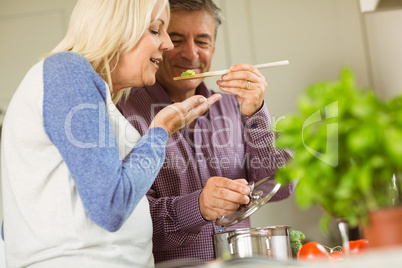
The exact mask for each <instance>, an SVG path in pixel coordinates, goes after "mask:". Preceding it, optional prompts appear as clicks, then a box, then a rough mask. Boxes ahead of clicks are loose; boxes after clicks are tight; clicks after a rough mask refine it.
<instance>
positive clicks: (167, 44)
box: [161, 34, 174, 51]
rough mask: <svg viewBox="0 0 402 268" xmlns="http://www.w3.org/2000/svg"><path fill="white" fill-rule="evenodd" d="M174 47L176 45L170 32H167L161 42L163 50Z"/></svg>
mask: <svg viewBox="0 0 402 268" xmlns="http://www.w3.org/2000/svg"><path fill="white" fill-rule="evenodd" d="M173 48H174V45H173V43H172V39H170V36H169V35H168V34H166V35H165V36H164V40H163V41H162V44H161V50H162V51H169V50H172V49H173Z"/></svg>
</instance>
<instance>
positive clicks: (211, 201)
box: [199, 177, 250, 221]
mask: <svg viewBox="0 0 402 268" xmlns="http://www.w3.org/2000/svg"><path fill="white" fill-rule="evenodd" d="M247 185H248V182H247V181H246V180H245V179H239V180H231V179H227V178H223V177H211V178H209V179H208V181H207V183H206V185H205V187H204V189H203V190H202V192H201V194H200V198H199V205H200V211H201V215H202V216H203V217H204V219H205V220H208V221H213V220H216V219H217V218H219V217H221V216H225V215H231V214H233V213H234V212H235V211H236V210H237V209H238V208H239V206H240V205H241V204H248V203H249V202H250V199H249V197H248V196H247V195H248V194H249V193H250V188H249V187H248V186H247Z"/></svg>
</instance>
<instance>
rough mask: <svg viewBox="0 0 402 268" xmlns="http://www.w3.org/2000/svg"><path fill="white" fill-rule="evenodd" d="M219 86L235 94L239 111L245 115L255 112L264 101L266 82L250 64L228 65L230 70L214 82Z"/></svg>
mask: <svg viewBox="0 0 402 268" xmlns="http://www.w3.org/2000/svg"><path fill="white" fill-rule="evenodd" d="M216 83H217V84H218V85H219V88H220V89H221V90H222V91H224V92H227V93H231V94H234V95H236V96H237V101H238V102H239V104H240V112H241V113H242V114H244V115H246V116H252V115H253V114H255V113H256V112H257V111H258V110H259V109H260V108H261V107H262V104H263V103H264V94H265V89H266V88H267V82H266V81H265V77H264V76H263V75H262V74H261V73H260V71H259V70H258V69H257V68H256V67H255V66H254V65H250V64H235V65H232V66H230V72H229V73H228V74H225V75H223V76H222V80H218V81H217V82H216Z"/></svg>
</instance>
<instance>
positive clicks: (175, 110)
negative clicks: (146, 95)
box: [149, 94, 222, 137]
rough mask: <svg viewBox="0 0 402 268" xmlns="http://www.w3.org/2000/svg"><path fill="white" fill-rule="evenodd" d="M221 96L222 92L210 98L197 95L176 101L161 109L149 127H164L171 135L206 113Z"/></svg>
mask: <svg viewBox="0 0 402 268" xmlns="http://www.w3.org/2000/svg"><path fill="white" fill-rule="evenodd" d="M221 98H222V96H221V95H220V94H214V95H212V96H211V97H209V98H208V99H206V98H205V97H204V96H201V95H195V96H192V97H190V98H188V99H186V100H185V101H182V102H176V103H174V104H172V105H169V106H167V107H165V108H163V109H162V110H161V111H159V113H157V114H156V116H155V118H154V120H152V122H151V125H150V126H149V128H153V127H162V128H164V129H165V130H166V131H167V133H168V134H169V137H170V136H171V135H172V134H173V133H175V132H176V131H178V130H180V129H182V128H183V127H184V126H186V125H188V124H190V123H191V122H192V121H194V119H196V118H197V117H198V116H200V115H202V114H203V113H205V112H206V111H207V110H208V109H209V107H211V105H212V104H214V103H215V102H216V101H218V100H220V99H221Z"/></svg>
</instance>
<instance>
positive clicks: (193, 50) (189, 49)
mask: <svg viewBox="0 0 402 268" xmlns="http://www.w3.org/2000/svg"><path fill="white" fill-rule="evenodd" d="M181 55H182V57H184V58H186V59H188V60H194V59H197V58H198V47H197V45H196V44H195V43H194V42H193V41H188V42H186V43H185V44H184V46H183V48H182V51H181Z"/></svg>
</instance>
